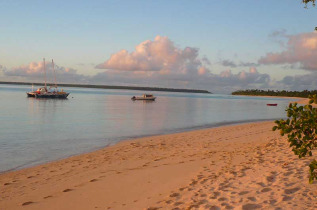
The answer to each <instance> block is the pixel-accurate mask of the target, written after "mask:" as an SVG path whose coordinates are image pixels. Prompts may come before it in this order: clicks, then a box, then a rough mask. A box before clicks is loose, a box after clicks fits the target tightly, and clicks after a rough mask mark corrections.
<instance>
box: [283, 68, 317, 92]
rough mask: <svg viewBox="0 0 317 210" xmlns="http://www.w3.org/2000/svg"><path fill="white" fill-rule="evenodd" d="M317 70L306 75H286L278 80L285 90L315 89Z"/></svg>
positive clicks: (316, 85)
mask: <svg viewBox="0 0 317 210" xmlns="http://www.w3.org/2000/svg"><path fill="white" fill-rule="evenodd" d="M316 78H317V72H311V73H310V74H305V75H296V76H286V77H284V78H283V79H282V80H281V81H278V84H279V86H280V89H285V90H298V91H302V90H315V89H316V87H317V80H316Z"/></svg>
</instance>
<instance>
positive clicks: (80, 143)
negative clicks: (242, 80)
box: [0, 85, 291, 172]
mask: <svg viewBox="0 0 317 210" xmlns="http://www.w3.org/2000/svg"><path fill="white" fill-rule="evenodd" d="M64 89H65V90H67V91H69V92H71V94H70V95H69V97H68V99H67V100H56V99H35V98H27V97H26V92H27V91H30V87H28V86H22V85H21V86H20V85H0V98H1V99H0V172H4V171H8V170H16V169H20V168H23V167H29V166H33V165H37V164H40V163H45V162H49V161H53V160H57V159H61V158H65V157H69V156H72V155H76V154H80V153H84V152H90V151H93V150H96V149H99V148H102V147H105V146H108V145H113V144H115V143H117V142H118V141H122V140H126V139H131V138H136V137H141V136H147V135H158V134H167V133H174V132H181V131H186V130H192V129H198V128H209V127H215V126H220V125H225V124H235V123H244V122H253V121H261V120H273V119H280V118H285V108H286V106H287V105H288V103H289V101H290V100H291V99H282V98H259V97H243V96H231V95H217V94H192V93H167V92H151V93H153V94H154V95H155V96H157V100H156V101H154V102H144V101H131V100H130V98H131V97H132V96H133V95H142V94H143V92H140V91H131V90H129V91H128V90H103V89H87V88H64ZM267 103H278V106H277V107H268V106H266V104H267Z"/></svg>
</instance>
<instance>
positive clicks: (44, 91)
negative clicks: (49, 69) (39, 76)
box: [26, 58, 69, 99]
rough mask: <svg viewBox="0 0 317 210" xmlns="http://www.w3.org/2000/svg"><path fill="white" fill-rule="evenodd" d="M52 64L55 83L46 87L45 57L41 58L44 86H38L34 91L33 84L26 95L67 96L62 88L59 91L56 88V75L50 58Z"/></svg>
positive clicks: (41, 96) (43, 96) (42, 96)
mask: <svg viewBox="0 0 317 210" xmlns="http://www.w3.org/2000/svg"><path fill="white" fill-rule="evenodd" d="M52 66H53V71H54V79H55V85H54V86H51V87H49V89H48V88H47V85H46V69H45V58H43V69H44V79H45V82H44V87H40V88H38V89H37V90H36V91H33V85H32V91H31V92H27V93H26V95H27V96H28V97H35V98H61V99H65V98H67V96H68V95H69V93H67V92H64V91H63V89H61V91H59V90H58V88H57V83H56V75H55V69H54V61H53V59H52ZM52 87H54V89H52Z"/></svg>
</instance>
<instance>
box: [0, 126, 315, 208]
mask: <svg viewBox="0 0 317 210" xmlns="http://www.w3.org/2000/svg"><path fill="white" fill-rule="evenodd" d="M273 124H274V123H273V122H257V123H248V124H242V125H228V126H221V127H217V128H207V129H203V130H194V131H187V132H182V133H176V134H167V135H159V136H150V137H143V138H138V139H133V140H127V141H122V142H119V143H117V144H115V145H113V146H110V147H106V148H104V149H100V150H97V151H94V152H91V153H86V154H81V155H77V156H72V157H69V158H66V159H62V160H58V161H54V162H50V163H46V164H42V165H38V166H34V167H31V168H25V169H21V170H18V171H12V172H7V173H4V174H0V186H2V187H1V188H0V193H1V195H2V196H1V198H0V208H4V209H93V208H97V209H98V208H100V209H144V208H152V209H155V208H162V209H172V208H180V209H183V208H190V207H191V208H193V209H195V208H215V209H216V208H231V207H234V208H238V207H239V208H242V209H254V208H277V207H282V208H292V209H303V208H304V209H305V208H317V204H316V203H315V197H316V196H317V192H316V190H314V189H315V185H316V183H315V184H312V185H309V184H308V178H307V175H308V167H307V163H308V162H309V160H310V159H308V158H305V159H301V160H299V159H298V158H297V157H296V156H295V155H294V154H293V153H292V152H291V149H290V148H289V147H288V145H287V142H286V139H285V138H283V137H280V136H279V133H278V132H273V131H271V128H272V126H273ZM314 155H315V154H314ZM314 157H316V155H315V156H314Z"/></svg>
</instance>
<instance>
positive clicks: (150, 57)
mask: <svg viewBox="0 0 317 210" xmlns="http://www.w3.org/2000/svg"><path fill="white" fill-rule="evenodd" d="M198 55H199V49H198V48H193V47H185V48H184V49H181V48H178V47H176V46H175V45H174V43H173V42H172V41H171V40H170V39H169V38H168V37H164V36H156V37H155V39H154V41H151V40H146V41H144V42H142V43H140V44H139V45H137V46H136V47H135V51H133V52H131V53H129V52H128V51H127V50H121V51H119V52H117V53H115V54H113V55H111V57H110V58H109V59H108V60H106V61H105V62H104V63H101V64H98V65H97V66H96V68H98V69H110V70H121V71H146V72H148V71H154V72H159V73H160V74H164V75H166V74H190V75H193V74H196V75H197V74H200V75H201V74H202V70H201V68H202V67H203V64H202V63H207V64H208V63H210V62H209V60H208V59H207V58H203V59H199V58H198ZM204 68H205V69H206V70H207V68H206V67H204Z"/></svg>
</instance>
